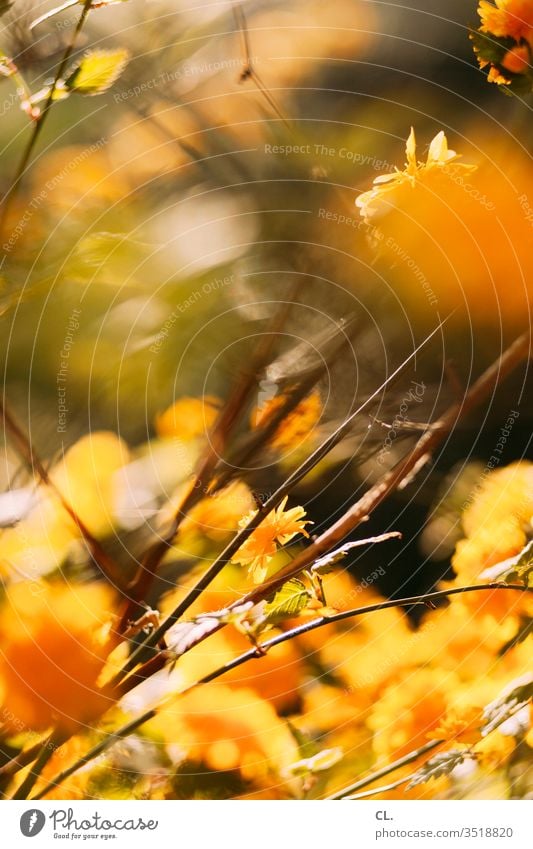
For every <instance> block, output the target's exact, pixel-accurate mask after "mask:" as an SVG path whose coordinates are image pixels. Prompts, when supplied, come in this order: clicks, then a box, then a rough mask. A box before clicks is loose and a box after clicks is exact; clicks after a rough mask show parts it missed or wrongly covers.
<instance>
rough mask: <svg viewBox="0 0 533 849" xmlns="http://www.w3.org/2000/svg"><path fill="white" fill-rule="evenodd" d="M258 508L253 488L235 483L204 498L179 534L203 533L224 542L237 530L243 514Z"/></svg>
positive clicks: (195, 507) (185, 521)
mask: <svg viewBox="0 0 533 849" xmlns="http://www.w3.org/2000/svg"><path fill="white" fill-rule="evenodd" d="M254 506H255V502H254V498H253V495H252V492H251V490H250V488H249V487H248V486H247V485H246V484H245V483H243V482H241V481H234V482H233V483H230V484H229V486H226V487H224V489H221V490H219V491H218V492H214V493H213V494H212V495H208V496H207V497H206V498H202V500H201V501H199V502H198V504H196V505H195V506H194V507H193V508H192V509H191V510H190V511H189V513H188V514H187V516H185V518H184V519H183V522H182V523H181V528H180V533H182V534H186V533H202V534H206V535H207V536H208V537H210V538H211V539H213V540H223V539H224V538H225V537H226V536H227V535H228V533H231V532H232V531H235V530H237V528H238V527H239V523H240V521H241V520H242V517H243V515H245V514H247V513H250V511H252V510H253V508H254Z"/></svg>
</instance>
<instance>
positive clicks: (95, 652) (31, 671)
mask: <svg viewBox="0 0 533 849" xmlns="http://www.w3.org/2000/svg"><path fill="white" fill-rule="evenodd" d="M111 605H112V592H111V590H110V589H109V588H108V587H107V586H105V585H103V584H96V583H93V584H80V585H67V584H63V583H59V582H54V583H51V584H44V583H36V582H25V583H20V584H15V585H13V586H11V587H8V589H7V591H6V595H5V598H4V600H3V603H2V613H1V617H0V644H1V646H2V648H1V651H0V701H1V702H2V704H3V707H4V716H5V717H12V718H13V719H12V720H11V721H10V722H8V725H9V724H14V727H15V728H17V729H18V730H20V728H21V727H22V728H24V729H28V730H29V729H34V730H44V729H46V728H49V727H50V726H51V725H53V724H55V723H57V724H58V725H59V727H60V728H61V729H63V730H67V731H74V730H75V729H76V728H77V727H78V726H79V725H80V724H84V723H87V722H91V721H92V720H93V719H95V717H97V716H98V715H99V714H100V713H101V711H102V710H104V709H105V708H106V707H107V701H106V700H105V699H104V698H103V697H102V695H101V694H100V693H99V692H98V690H97V680H98V676H99V675H100V672H101V670H102V669H103V666H104V664H105V660H106V656H107V653H108V650H109V646H108V644H107V640H106V636H105V631H106V628H105V626H106V625H107V624H108V622H109V619H110V616H111V613H110V610H111Z"/></svg>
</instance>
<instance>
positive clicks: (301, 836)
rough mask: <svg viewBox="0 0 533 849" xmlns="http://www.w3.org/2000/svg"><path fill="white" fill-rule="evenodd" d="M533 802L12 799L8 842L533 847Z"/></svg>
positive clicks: (280, 848) (343, 848)
mask: <svg viewBox="0 0 533 849" xmlns="http://www.w3.org/2000/svg"><path fill="white" fill-rule="evenodd" d="M0 804H1V803H0ZM532 806H533V800H521V801H511V802H504V801H464V802H456V801H442V802H436V801H420V802H415V801H409V802H401V801H391V802H376V801H372V800H369V801H356V802H314V801H313V802H300V803H298V802H293V803H292V804H291V803H290V802H266V801H260V802H242V804H239V803H236V802H219V801H214V802H193V801H157V802H150V801H142V802H138V801H130V802H122V801H99V800H95V801H82V802H57V801H55V802H42V803H41V802H37V803H35V805H34V806H32V804H31V803H28V802H4V803H3V804H2V807H1V809H0V810H1V816H2V834H1V840H0V843H1V845H2V846H5V847H6V849H15V847H22V846H24V847H32V849H45V847H46V849H47V847H52V846H54V847H56V849H57V847H58V846H61V845H64V843H65V842H66V841H67V840H68V841H71V843H72V842H74V843H77V844H78V845H85V846H87V845H93V846H95V845H96V846H102V845H103V844H106V845H108V846H109V845H111V846H114V847H117V849H118V847H121V846H122V847H124V849H126V847H127V849H130V847H131V849H135V847H143V849H150V847H153V846H157V847H158V849H166V847H180V846H196V847H198V849H208V848H209V847H218V846H221V847H222V849H225V847H226V846H228V845H229V846H231V847H232V849H241V847H242V849H288V847H305V849H324V847H326V846H332V845H335V844H336V843H338V846H339V849H352V847H353V849H368V847H371V846H376V847H382V848H383V849H387V847H409V849H416V847H420V849H430V847H435V849H437V847H445V846H447V847H449V849H452V847H453V849H457V847H459V848H461V847H471V849H475V847H483V849H491V847H505V849H507V847H509V849H531V847H532V846H533V837H532V830H531V822H532V815H533V810H532ZM274 807H275V808H276V810H275V811H274V810H273V809H274ZM69 845H71V844H69Z"/></svg>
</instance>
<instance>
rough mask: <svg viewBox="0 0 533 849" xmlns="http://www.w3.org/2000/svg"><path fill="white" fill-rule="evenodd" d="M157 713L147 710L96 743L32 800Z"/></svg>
mask: <svg viewBox="0 0 533 849" xmlns="http://www.w3.org/2000/svg"><path fill="white" fill-rule="evenodd" d="M156 714H157V711H156V710H155V709H152V710H147V711H145V713H143V714H141V716H138V717H137V718H136V719H133V720H132V721H131V722H128V723H127V725H123V726H122V728H119V729H118V731H115V732H114V733H113V734H109V735H108V736H107V737H104V739H103V740H102V741H101V742H100V743H97V745H96V746H93V748H92V749H89V751H88V752H87V754H85V755H84V756H83V757H82V758H79V760H77V761H76V762H75V763H73V764H72V766H70V767H68V768H67V769H64V770H63V771H62V772H60V773H59V774H58V775H56V776H55V777H54V778H53V779H52V780H51V781H49V782H48V784H47V785H46V787H44V788H43V789H42V790H41V791H40V792H39V793H37V794H36V795H35V796H33V797H32V799H42V798H43V797H44V796H47V795H48V793H50V791H51V790H54V788H55V787H58V785H59V784H61V783H62V782H63V781H66V779H67V778H70V776H71V775H73V774H74V773H75V772H77V771H78V770H79V769H81V768H82V766H85V764H88V763H89V762H90V761H93V760H94V759H95V758H97V757H98V756H99V755H101V754H103V753H104V752H105V751H106V750H107V749H109V747H110V746H112V745H114V743H117V742H118V741H119V740H122V739H123V738H124V737H127V736H128V735H129V734H133V732H134V731H136V730H137V728H139V727H140V726H141V725H144V723H145V722H148V720H150V719H153V718H154V716H156Z"/></svg>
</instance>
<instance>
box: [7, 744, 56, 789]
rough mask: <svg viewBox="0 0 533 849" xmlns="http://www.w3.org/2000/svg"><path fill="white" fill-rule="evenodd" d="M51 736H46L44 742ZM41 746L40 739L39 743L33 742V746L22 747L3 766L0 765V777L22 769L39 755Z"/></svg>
mask: <svg viewBox="0 0 533 849" xmlns="http://www.w3.org/2000/svg"><path fill="white" fill-rule="evenodd" d="M50 740H51V737H50V736H48V737H47V738H46V741H45V742H50ZM42 747H43V741H42V740H40V741H39V743H35V744H34V745H33V746H30V747H29V748H28V749H24V750H23V751H21V752H19V753H18V755H15V757H14V758H11V760H9V761H7V762H6V763H5V764H4V765H3V766H1V767H0V779H2V778H10V777H11V776H13V775H16V773H17V772H18V771H19V770H21V769H23V768H24V767H25V766H28V764H31V763H33V761H34V760H35V759H36V758H37V756H38V755H39V753H40V751H41V749H42Z"/></svg>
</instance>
